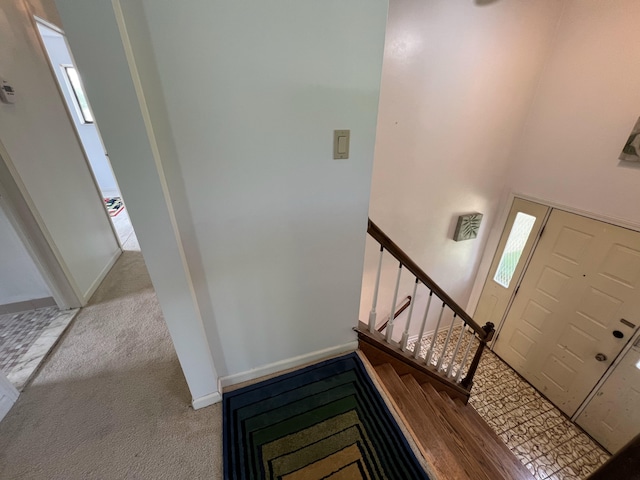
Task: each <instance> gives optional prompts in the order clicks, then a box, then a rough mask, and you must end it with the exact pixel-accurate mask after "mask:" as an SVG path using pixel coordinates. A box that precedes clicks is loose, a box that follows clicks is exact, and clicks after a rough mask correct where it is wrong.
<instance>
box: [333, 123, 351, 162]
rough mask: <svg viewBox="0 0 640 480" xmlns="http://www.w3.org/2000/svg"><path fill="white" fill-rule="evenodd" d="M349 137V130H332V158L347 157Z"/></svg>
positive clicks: (340, 158) (342, 158)
mask: <svg viewBox="0 0 640 480" xmlns="http://www.w3.org/2000/svg"><path fill="white" fill-rule="evenodd" d="M350 139H351V130H334V131H333V159H334V160H344V159H346V158H349V140H350Z"/></svg>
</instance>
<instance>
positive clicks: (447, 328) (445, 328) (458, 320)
mask: <svg viewBox="0 0 640 480" xmlns="http://www.w3.org/2000/svg"><path fill="white" fill-rule="evenodd" d="M455 321H456V323H459V324H460V325H463V324H464V320H461V319H460V318H459V317H456V320H455ZM449 325H451V324H449ZM449 325H445V326H444V327H440V331H441V332H443V331H447V330H449ZM453 328H456V325H455V324H454V326H453ZM469 328H471V327H469ZM435 332H436V329H435V328H434V329H433V330H429V331H427V332H424V333H423V334H422V338H424V337H428V336H429V335H433V334H434V333H435ZM419 336H420V334H416V335H411V336H410V337H409V338H407V343H411V342H417V341H418V337H419Z"/></svg>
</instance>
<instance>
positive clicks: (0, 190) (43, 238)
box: [0, 142, 82, 310]
mask: <svg viewBox="0 0 640 480" xmlns="http://www.w3.org/2000/svg"><path fill="white" fill-rule="evenodd" d="M0 195H2V196H4V197H5V200H6V202H5V206H6V207H7V210H6V211H5V214H6V215H7V218H8V219H9V221H10V222H11V224H12V225H13V228H14V229H15V230H16V232H17V233H18V236H19V237H20V239H21V240H22V243H23V245H24V246H25V248H26V249H27V251H28V252H29V254H30V255H31V258H32V259H33V261H34V263H35V264H36V267H37V268H38V270H39V271H40V273H41V274H42V277H43V278H44V280H45V282H46V283H47V286H48V287H49V289H50V291H51V295H52V296H53V298H54V299H55V301H56V304H57V305H58V307H60V308H61V309H65V310H66V309H69V308H77V307H80V306H82V299H81V292H80V289H79V288H78V285H77V284H76V282H75V280H74V278H73V277H72V276H71V272H70V271H69V268H68V267H67V264H66V263H65V262H64V259H63V258H62V255H61V254H60V251H59V250H58V248H57V246H56V244H55V243H54V242H53V238H52V237H51V234H50V233H49V230H48V229H47V227H46V225H45V223H44V221H43V220H42V217H41V216H40V214H39V212H38V210H37V208H36V206H35V204H34V203H33V200H32V199H31V196H30V195H29V192H28V190H27V189H26V187H25V185H24V183H23V182H22V179H21V178H20V175H19V173H18V171H17V170H16V168H15V166H14V165H13V163H12V161H11V158H10V157H9V154H8V153H7V151H6V149H5V148H4V145H3V144H2V142H0Z"/></svg>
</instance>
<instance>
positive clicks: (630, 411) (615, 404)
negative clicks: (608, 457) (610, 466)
mask: <svg viewBox="0 0 640 480" xmlns="http://www.w3.org/2000/svg"><path fill="white" fill-rule="evenodd" d="M576 423H577V424H578V425H580V426H581V427H582V428H584V429H585V430H586V431H587V432H588V433H589V434H590V435H591V436H592V437H593V438H595V439H596V440H597V441H598V442H600V444H601V445H602V446H603V447H605V448H606V449H607V450H609V451H610V452H611V453H616V452H617V451H618V450H619V449H620V448H622V447H623V446H624V445H626V444H627V443H628V442H629V441H631V439H632V438H633V437H635V436H636V435H637V434H638V433H640V339H639V340H637V341H636V342H635V345H634V346H633V347H632V348H631V349H630V350H629V351H628V352H627V353H626V354H625V355H624V357H622V360H621V361H620V363H619V364H618V366H617V367H616V368H615V369H614V370H613V373H612V374H611V376H610V377H609V378H607V380H606V381H605V382H604V383H603V384H602V386H601V387H600V388H599V389H598V391H597V393H596V394H595V396H594V397H593V398H592V399H591V401H590V402H589V404H588V405H587V407H586V408H585V409H584V410H583V411H582V413H581V414H580V415H579V416H578V418H577V419H576Z"/></svg>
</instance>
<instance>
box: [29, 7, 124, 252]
mask: <svg viewBox="0 0 640 480" xmlns="http://www.w3.org/2000/svg"><path fill="white" fill-rule="evenodd" d="M24 5H25V8H26V9H27V11H28V12H29V13H30V18H31V23H32V25H33V30H34V31H35V33H36V37H37V38H38V42H39V44H40V50H41V51H42V54H43V55H44V57H45V58H46V60H47V65H49V71H50V72H51V75H52V76H53V81H54V83H55V84H56V89H57V90H58V94H59V95H60V100H61V101H62V104H63V105H64V110H65V112H66V113H67V117H68V118H69V122H70V123H71V125H73V133H74V134H75V137H76V140H77V141H78V145H80V150H82V155H83V157H84V161H85V164H86V165H87V169H88V170H89V175H90V176H91V180H93V185H94V187H95V189H96V192H97V194H98V198H99V199H100V201H101V202H102V200H103V199H104V197H105V195H104V193H103V192H102V191H101V190H100V185H98V178H97V177H96V174H95V172H94V171H93V166H92V165H91V162H90V161H89V154H88V153H87V150H86V148H85V145H84V142H83V141H82V137H80V132H79V131H78V126H77V125H76V122H75V119H74V117H73V114H72V113H71V105H69V102H67V99H66V97H65V95H64V91H63V89H62V85H61V84H60V82H59V81H58V75H57V74H56V67H55V66H54V65H53V63H51V58H50V57H49V50H48V49H47V44H46V43H45V40H44V37H43V36H42V33H41V32H40V29H39V28H38V24H40V25H42V26H44V27H45V28H48V29H50V30H53V31H54V32H56V33H59V34H60V36H61V37H62V40H64V44H65V47H66V49H67V52H68V53H69V56H70V57H71V64H70V65H68V66H70V67H73V68H76V65H75V60H74V58H73V52H72V51H71V47H70V46H69V42H68V41H67V36H66V35H65V33H64V31H63V30H61V29H60V28H58V27H56V26H55V25H53V24H51V23H49V22H47V21H45V20H43V19H42V18H40V17H38V16H37V15H34V14H33V11H32V10H31V6H30V5H29V2H28V1H27V0H24ZM61 66H63V65H61ZM63 70H64V69H63ZM76 71H77V69H76ZM63 78H64V81H65V83H66V84H67V88H69V89H70V91H71V93H72V95H71V96H72V97H74V98H73V99H72V102H71V103H73V106H74V108H75V110H76V113H77V115H78V118H79V120H80V121H81V122H82V119H83V118H84V117H83V115H82V113H81V112H79V108H80V107H79V105H76V104H77V103H78V99H77V98H76V94H75V92H74V89H73V86H72V85H71V82H70V81H69V78H68V75H67V74H66V72H65V73H64V75H63ZM82 88H83V90H84V86H83V87H82ZM85 98H87V102H88V103H89V109H90V110H91V103H90V102H89V99H88V97H87V96H86V92H85ZM91 114H92V115H93V112H91ZM93 120H94V121H93V122H92V123H91V124H89V125H93V126H94V127H95V129H96V133H97V134H98V138H99V139H100V144H101V145H102V150H104V151H105V152H106V150H105V148H104V142H103V141H102V135H101V134H100V128H99V127H98V124H97V123H96V122H95V117H94V119H93ZM82 124H83V125H85V123H82ZM105 158H106V159H107V164H108V165H109V169H110V170H111V175H112V176H113V178H114V179H115V182H116V185H117V184H118V179H117V178H116V176H115V173H113V168H112V167H111V160H109V156H108V155H107V154H106V153H105ZM118 188H120V187H118ZM114 196H115V195H114ZM117 196H119V197H122V194H120V192H118V195H117ZM103 206H104V204H103ZM103 210H104V213H105V215H106V217H107V220H108V221H109V226H110V227H111V231H112V232H113V236H114V237H115V239H116V243H117V244H118V248H120V250H123V244H122V242H121V241H120V236H119V235H118V231H117V230H116V226H115V225H114V224H113V219H112V218H111V216H110V215H109V212H108V211H107V209H106V208H104V209H103Z"/></svg>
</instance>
